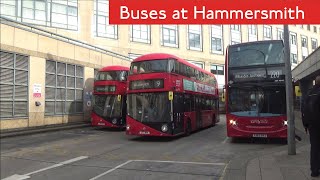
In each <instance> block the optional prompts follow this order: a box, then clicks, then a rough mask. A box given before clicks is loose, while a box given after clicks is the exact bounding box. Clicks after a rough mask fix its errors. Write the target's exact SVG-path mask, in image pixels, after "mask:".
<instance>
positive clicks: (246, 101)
mask: <svg viewBox="0 0 320 180" xmlns="http://www.w3.org/2000/svg"><path fill="white" fill-rule="evenodd" d="M285 97H286V96H285V89H284V88H280V87H270V88H253V87H251V88H235V87H234V88H231V89H230V94H229V103H228V108H229V111H230V113H231V114H234V115H237V116H250V117H256V116H263V117H269V116H279V115H282V114H285V113H286V110H285V108H286V99H285Z"/></svg>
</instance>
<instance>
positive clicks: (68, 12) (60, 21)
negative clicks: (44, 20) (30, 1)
mask: <svg viewBox="0 0 320 180" xmlns="http://www.w3.org/2000/svg"><path fill="white" fill-rule="evenodd" d="M51 20H52V21H51V26H53V27H59V28H66V29H73V30H77V29H78V5H77V3H74V2H73V1H72V0H65V1H52V2H51Z"/></svg>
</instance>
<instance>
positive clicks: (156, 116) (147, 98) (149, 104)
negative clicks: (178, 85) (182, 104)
mask: <svg viewBox="0 0 320 180" xmlns="http://www.w3.org/2000/svg"><path fill="white" fill-rule="evenodd" d="M127 109H128V115H129V116H131V117H132V118H134V119H136V120H137V121H140V122H149V123H150V122H151V123H152V122H169V121H170V115H169V112H170V102H169V100H168V94H167V93H139V94H128V108H127Z"/></svg>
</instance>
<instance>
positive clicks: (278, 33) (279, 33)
mask: <svg viewBox="0 0 320 180" xmlns="http://www.w3.org/2000/svg"><path fill="white" fill-rule="evenodd" d="M277 39H278V40H283V30H282V29H277Z"/></svg>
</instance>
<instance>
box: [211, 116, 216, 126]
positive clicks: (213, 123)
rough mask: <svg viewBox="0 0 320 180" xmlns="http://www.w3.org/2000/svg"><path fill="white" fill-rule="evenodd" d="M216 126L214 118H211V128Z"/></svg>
mask: <svg viewBox="0 0 320 180" xmlns="http://www.w3.org/2000/svg"><path fill="white" fill-rule="evenodd" d="M214 126H216V116H213V118H212V123H211V127H214Z"/></svg>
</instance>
